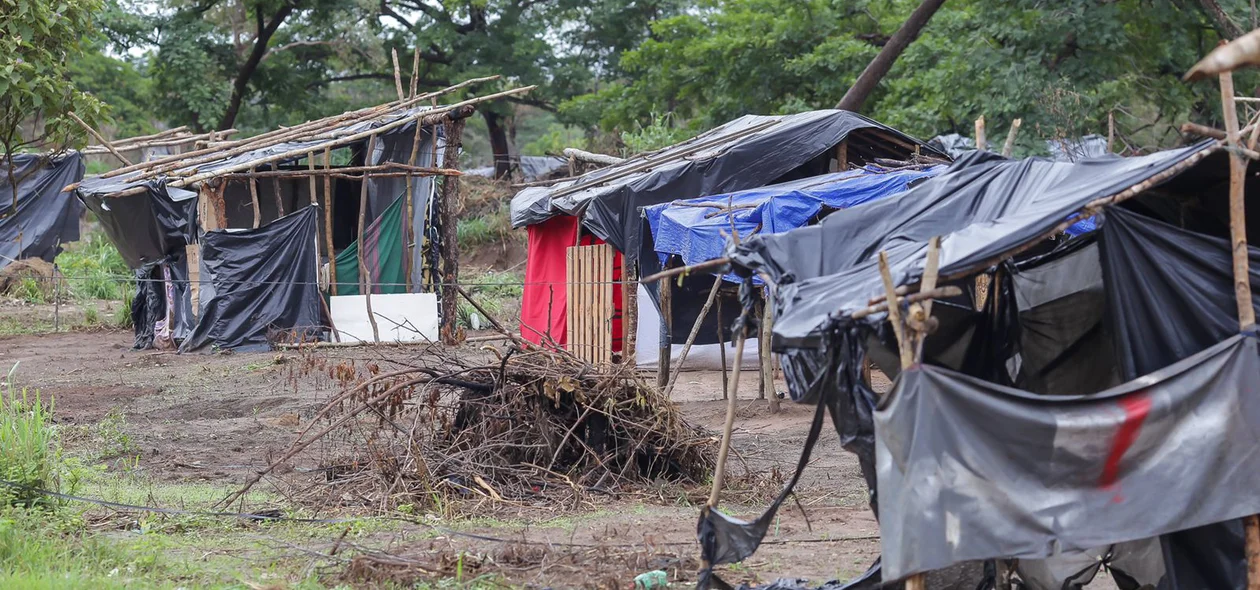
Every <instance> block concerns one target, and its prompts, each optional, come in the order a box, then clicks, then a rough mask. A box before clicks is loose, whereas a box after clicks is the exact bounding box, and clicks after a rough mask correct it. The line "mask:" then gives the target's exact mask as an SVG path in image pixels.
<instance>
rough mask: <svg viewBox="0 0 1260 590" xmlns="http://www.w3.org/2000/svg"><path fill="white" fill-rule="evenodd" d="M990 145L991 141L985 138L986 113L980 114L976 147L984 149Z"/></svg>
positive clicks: (977, 121) (977, 120)
mask: <svg viewBox="0 0 1260 590" xmlns="http://www.w3.org/2000/svg"><path fill="white" fill-rule="evenodd" d="M988 147H989V142H988V141H986V140H985V138H984V115H980V118H979V119H976V149H977V150H984V149H986V148H988Z"/></svg>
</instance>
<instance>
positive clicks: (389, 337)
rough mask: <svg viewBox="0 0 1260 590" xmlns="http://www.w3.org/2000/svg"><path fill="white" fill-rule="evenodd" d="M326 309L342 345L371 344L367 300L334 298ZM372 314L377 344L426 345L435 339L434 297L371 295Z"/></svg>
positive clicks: (435, 296) (424, 295)
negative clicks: (346, 343)
mask: <svg viewBox="0 0 1260 590" xmlns="http://www.w3.org/2000/svg"><path fill="white" fill-rule="evenodd" d="M328 308H329V309H328V311H329V312H331V313H332V320H333V324H334V325H336V326H337V331H338V332H340V334H341V341H342V342H370V341H371V340H372V323H371V322H369V321H368V315H367V297H365V296H363V295H336V296H333V297H332V298H330V302H329V306H328ZM372 313H373V314H374V315H375V316H376V325H377V327H378V328H379V330H380V335H381V342H426V341H430V340H432V341H436V340H437V339H438V303H437V294H435V293H397V294H393V295H377V294H373V295H372Z"/></svg>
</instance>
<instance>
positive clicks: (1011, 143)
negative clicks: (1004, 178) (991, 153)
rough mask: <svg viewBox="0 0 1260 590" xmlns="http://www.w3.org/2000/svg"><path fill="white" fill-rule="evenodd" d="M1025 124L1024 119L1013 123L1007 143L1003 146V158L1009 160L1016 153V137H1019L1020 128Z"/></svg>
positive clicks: (1007, 136) (1007, 135)
mask: <svg viewBox="0 0 1260 590" xmlns="http://www.w3.org/2000/svg"><path fill="white" fill-rule="evenodd" d="M1023 123H1024V120H1023V119H1015V120H1014V121H1011V130H1010V131H1007V132H1006V143H1004V144H1002V155H1003V156H1005V157H1007V158H1009V157H1011V154H1012V153H1014V152H1015V137H1016V136H1017V135H1019V126H1020V125H1022V124H1023Z"/></svg>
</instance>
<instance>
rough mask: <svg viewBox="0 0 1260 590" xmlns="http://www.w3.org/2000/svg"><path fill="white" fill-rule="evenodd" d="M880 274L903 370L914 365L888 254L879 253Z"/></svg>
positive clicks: (889, 319) (881, 251)
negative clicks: (902, 322) (902, 321)
mask: <svg viewBox="0 0 1260 590" xmlns="http://www.w3.org/2000/svg"><path fill="white" fill-rule="evenodd" d="M879 274H880V276H881V277H883V279H884V297H885V299H886V301H887V302H888V304H887V305H888V321H889V323H891V324H892V328H893V334H894V335H896V337H897V356H898V357H899V358H900V359H901V368H903V369H905V368H907V367H909V366H910V365H911V364H912V362H913V361H912V359H911V357H910V342H909V341H908V340H907V339H906V333H905V329H904V327H903V326H902V324H901V304H900V301H899V300H898V297H897V287H896V283H894V282H893V278H892V271H891V270H889V268H888V253H887V252H884V251H883V250H880V251H879Z"/></svg>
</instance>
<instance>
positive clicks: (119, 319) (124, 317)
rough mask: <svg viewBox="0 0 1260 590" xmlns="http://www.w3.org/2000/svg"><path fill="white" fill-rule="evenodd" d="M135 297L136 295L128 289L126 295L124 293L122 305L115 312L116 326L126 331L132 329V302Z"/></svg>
mask: <svg viewBox="0 0 1260 590" xmlns="http://www.w3.org/2000/svg"><path fill="white" fill-rule="evenodd" d="M133 297H134V295H132V292H131V289H130V288H129V289H127V292H126V293H123V301H122V305H120V306H118V308H117V309H115V310H114V326H116V327H118V328H124V329H130V328H131V327H132V321H131V300H132V298H133Z"/></svg>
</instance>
